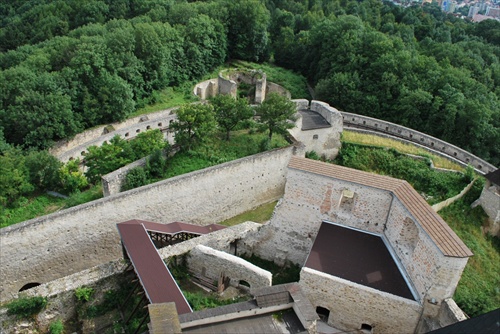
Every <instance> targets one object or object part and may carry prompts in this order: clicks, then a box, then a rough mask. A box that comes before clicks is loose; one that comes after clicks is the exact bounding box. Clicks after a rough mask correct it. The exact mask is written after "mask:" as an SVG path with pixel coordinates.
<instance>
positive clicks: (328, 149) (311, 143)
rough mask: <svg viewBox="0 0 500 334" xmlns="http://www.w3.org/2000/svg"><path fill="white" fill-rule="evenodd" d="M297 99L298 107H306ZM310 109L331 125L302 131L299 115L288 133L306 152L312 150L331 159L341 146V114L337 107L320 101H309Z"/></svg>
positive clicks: (335, 155)
mask: <svg viewBox="0 0 500 334" xmlns="http://www.w3.org/2000/svg"><path fill="white" fill-rule="evenodd" d="M297 101H298V104H297V105H298V107H299V109H307V108H308V107H307V106H305V105H304V103H302V102H301V101H302V100H297ZM305 101H307V100H305ZM310 109H311V110H312V111H315V112H317V113H319V114H320V115H321V116H323V118H324V119H325V120H327V121H328V123H330V125H331V127H329V128H322V129H312V130H307V131H303V130H302V117H299V119H298V120H297V122H296V127H295V128H294V129H291V130H290V133H291V134H292V135H293V136H294V137H295V138H296V139H297V140H298V141H300V142H301V143H302V144H303V145H304V146H305V147H306V150H307V151H308V152H309V151H314V152H316V153H318V154H319V155H320V156H324V157H325V158H327V159H331V160H333V159H335V158H336V157H337V154H338V152H339V149H340V147H341V142H340V136H341V134H342V128H343V125H342V115H341V114H340V112H339V111H338V110H337V109H335V108H333V107H330V106H329V105H328V104H327V103H324V102H320V101H311V106H310Z"/></svg>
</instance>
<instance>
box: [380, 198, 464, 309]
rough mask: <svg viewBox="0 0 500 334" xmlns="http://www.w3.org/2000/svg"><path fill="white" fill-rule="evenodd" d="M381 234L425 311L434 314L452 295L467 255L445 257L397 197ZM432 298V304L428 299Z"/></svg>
mask: <svg viewBox="0 0 500 334" xmlns="http://www.w3.org/2000/svg"><path fill="white" fill-rule="evenodd" d="M384 235H385V237H386V238H387V240H388V241H389V243H390V244H391V246H392V249H393V251H394V252H395V254H396V256H397V257H398V258H399V261H400V262H401V263H402V264H403V266H404V269H405V271H406V273H407V275H408V276H409V277H410V279H411V282H412V284H413V287H414V288H415V289H416V291H417V293H418V296H419V299H420V300H421V301H422V303H423V304H424V305H425V310H424V311H425V313H426V314H429V315H432V316H436V315H437V313H438V311H439V306H440V305H441V302H442V301H443V300H445V299H447V298H451V297H452V296H453V294H454V292H455V288H456V286H457V284H458V281H459V280H460V277H461V275H462V271H463V269H464V267H465V265H466V264H467V260H468V258H456V257H445V256H444V255H443V254H442V253H441V251H440V250H439V249H438V247H437V246H436V244H435V243H434V242H433V241H432V240H431V239H430V237H429V236H428V235H427V233H426V232H425V231H424V230H423V229H422V228H421V227H420V225H419V224H418V223H416V220H415V218H414V217H413V216H412V215H411V214H410V213H409V212H408V210H407V209H406V208H405V207H404V206H403V205H402V204H401V202H400V201H399V200H398V199H397V198H396V197H395V198H394V201H393V203H392V205H391V210H390V213H389V216H388V217H387V224H386V227H385V229H384ZM432 299H435V304H431V303H429V302H428V301H429V300H432Z"/></svg>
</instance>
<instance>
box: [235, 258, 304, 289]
mask: <svg viewBox="0 0 500 334" xmlns="http://www.w3.org/2000/svg"><path fill="white" fill-rule="evenodd" d="M240 257H241V258H242V259H244V260H246V261H248V262H250V263H252V264H254V265H256V266H257V267H259V268H262V269H264V270H267V271H269V272H271V273H272V274H273V285H279V284H285V283H292V282H298V281H299V279H300V266H299V265H297V264H294V263H291V262H288V263H286V264H285V265H284V266H280V265H277V264H276V263H274V262H273V261H269V260H264V259H262V258H260V257H258V256H256V255H253V254H252V255H251V256H247V255H246V254H243V255H240Z"/></svg>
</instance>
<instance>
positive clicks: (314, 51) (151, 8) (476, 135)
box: [0, 0, 500, 165]
mask: <svg viewBox="0 0 500 334" xmlns="http://www.w3.org/2000/svg"><path fill="white" fill-rule="evenodd" d="M498 31H499V23H498V22H495V21H493V20H485V21H482V22H480V23H472V22H469V21H466V20H462V19H458V18H456V17H454V16H452V15H449V14H446V13H444V12H442V11H441V10H440V9H439V7H438V6H436V5H433V4H424V5H423V6H410V7H402V6H395V5H393V4H391V3H389V2H380V1H377V0H365V1H362V2H359V1H354V0H343V1H340V0H332V1H318V0H308V1H304V0H265V1H264V0H256V1H245V0H238V1H229V0H207V1H194V2H191V1H183V0H180V1H177V0H175V1H174V0H151V1H137V0H86V1H79V0H55V1H52V0H50V1H49V0H36V1H35V0H27V1H17V0H5V1H2V2H1V3H0V124H1V126H2V128H3V133H4V138H5V142H6V143H8V144H13V145H20V146H21V147H23V148H30V147H34V148H38V149H43V148H46V147H50V146H51V145H52V143H53V142H54V141H57V140H59V139H63V138H70V137H71V136H73V135H74V134H76V133H78V132H80V131H81V130H83V129H86V128H89V127H93V126H95V125H97V124H103V123H109V122H114V121H119V120H123V119H125V118H126V117H128V116H129V115H130V114H131V113H133V112H134V111H135V109H136V108H138V107H142V106H144V105H145V104H148V103H149V102H151V101H154V100H155V92H156V91H157V90H161V89H164V88H166V87H169V86H175V85H182V84H185V83H186V82H189V80H193V79H196V80H198V79H200V78H202V77H203V76H204V75H205V74H207V73H209V72H210V71H212V70H213V69H215V68H216V67H218V66H220V65H221V64H222V63H224V62H225V61H226V60H228V59H243V60H251V61H257V62H263V61H267V60H274V62H275V64H277V65H279V66H282V67H285V68H288V69H291V70H293V71H296V72H299V73H301V74H302V75H304V76H306V77H307V78H308V80H309V83H310V85H311V87H312V88H313V89H314V90H315V92H316V98H317V99H320V100H323V101H325V102H328V103H330V104H331V105H333V106H335V107H337V108H339V109H340V110H345V111H349V112H354V113H360V114H364V115H368V116H372V117H376V118H381V119H385V120H388V121H392V122H396V123H400V124H402V125H405V126H408V127H411V128H415V129H416V130H419V131H423V132H426V133H428V134H430V135H433V136H436V137H439V138H441V139H443V140H446V141H448V142H450V143H452V144H455V145H458V146H460V147H462V148H464V149H466V150H468V151H470V152H472V153H474V154H476V155H478V156H480V157H482V158H484V159H487V160H489V161H490V162H492V163H493V164H495V165H498V164H500V147H499V146H500V144H499V142H500V140H499V139H500V108H499V94H500V62H499V59H500V44H499V38H498V36H499V33H498Z"/></svg>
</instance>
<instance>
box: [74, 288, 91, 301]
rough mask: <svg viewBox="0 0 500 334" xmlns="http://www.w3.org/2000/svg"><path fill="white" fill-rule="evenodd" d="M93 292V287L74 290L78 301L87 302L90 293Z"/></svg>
mask: <svg viewBox="0 0 500 334" xmlns="http://www.w3.org/2000/svg"><path fill="white" fill-rule="evenodd" d="M93 294H94V289H92V288H85V287H83V288H77V289H76V290H75V296H76V299H78V301H81V302H88V301H89V300H90V298H91V297H92V295H93Z"/></svg>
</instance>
